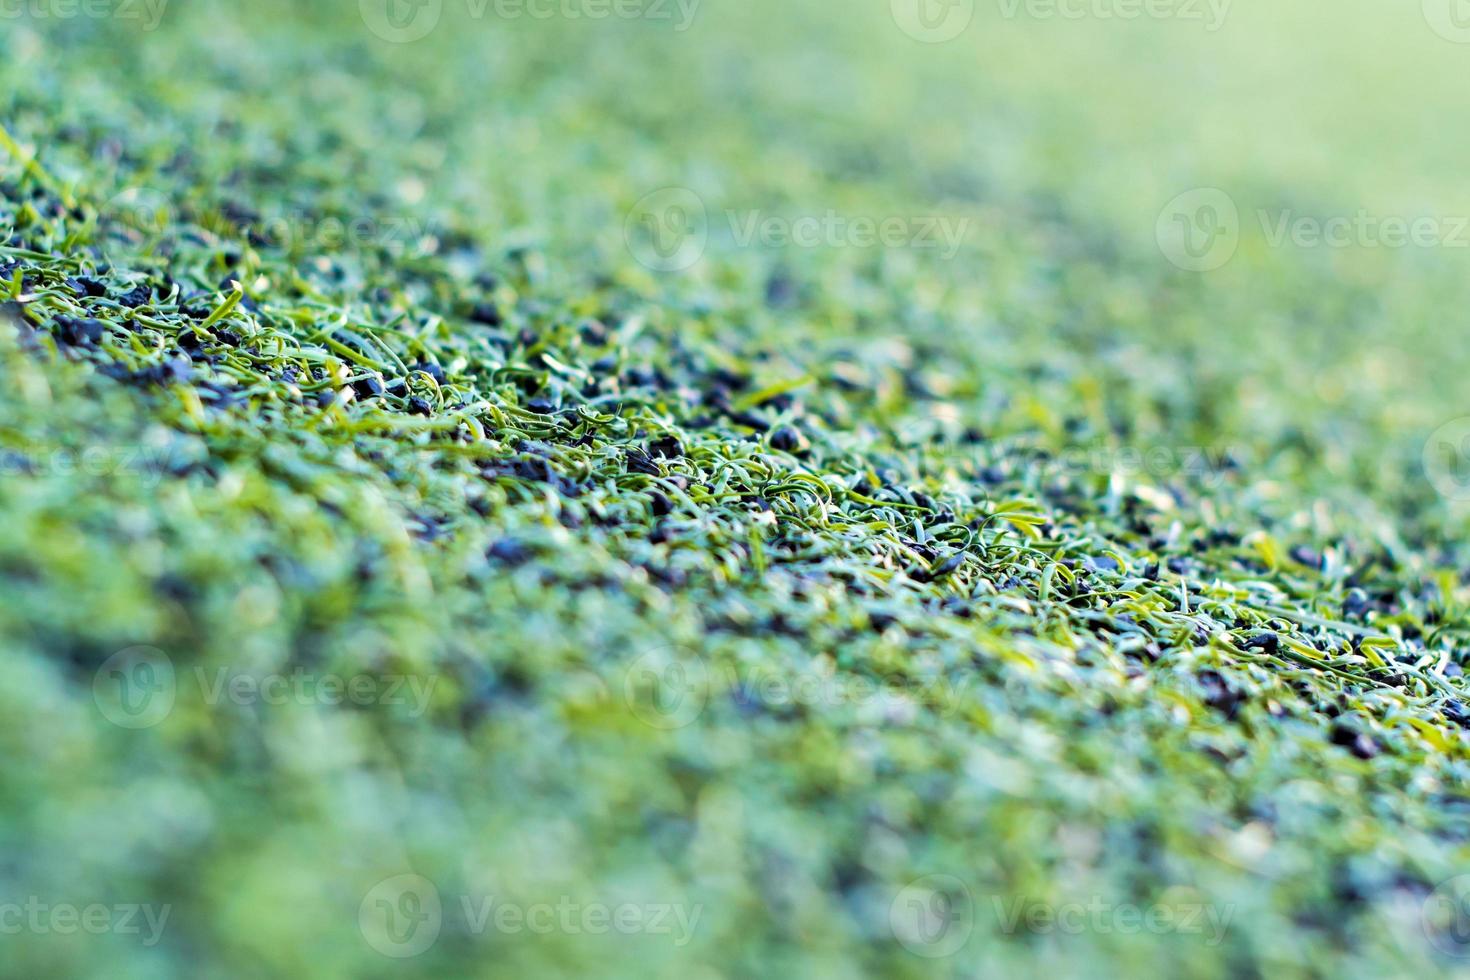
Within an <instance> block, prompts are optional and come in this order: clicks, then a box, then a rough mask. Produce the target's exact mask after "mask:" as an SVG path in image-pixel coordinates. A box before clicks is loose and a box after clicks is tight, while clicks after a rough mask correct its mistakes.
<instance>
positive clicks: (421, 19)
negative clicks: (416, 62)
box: [357, 0, 444, 44]
mask: <svg viewBox="0 0 1470 980" xmlns="http://www.w3.org/2000/svg"><path fill="white" fill-rule="evenodd" d="M357 10H358V13H360V14H361V15H362V22H363V23H364V24H366V25H367V28H368V30H370V31H372V32H373V33H374V34H376V35H377V36H378V37H380V38H382V39H383V40H385V41H387V42H389V43H390V44H410V43H412V42H414V41H420V40H422V39H424V38H426V37H428V36H429V32H430V31H432V30H433V29H434V28H435V27H438V26H439V17H440V15H441V14H443V13H444V0H357Z"/></svg>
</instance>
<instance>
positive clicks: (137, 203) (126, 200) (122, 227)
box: [97, 187, 174, 238]
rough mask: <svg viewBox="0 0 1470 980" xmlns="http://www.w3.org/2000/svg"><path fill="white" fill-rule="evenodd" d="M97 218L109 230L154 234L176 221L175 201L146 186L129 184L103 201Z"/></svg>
mask: <svg viewBox="0 0 1470 980" xmlns="http://www.w3.org/2000/svg"><path fill="white" fill-rule="evenodd" d="M97 218H98V221H99V222H100V223H101V224H102V225H103V227H104V228H106V229H108V230H112V231H117V232H121V233H124V234H127V233H134V234H137V235H142V236H143V237H145V238H154V237H157V236H159V235H162V234H163V233H164V232H165V231H166V230H167V229H168V228H169V226H170V225H172V224H173V220H174V213H173V202H172V201H170V200H169V199H168V198H167V197H165V196H164V195H163V194H160V193H159V192H157V191H154V190H149V189H148V188H146V187H128V188H125V189H123V190H122V191H120V192H118V193H117V194H114V195H113V196H112V197H111V198H110V199H109V200H108V201H107V203H106V204H104V205H102V209H101V210H100V211H98V212H97Z"/></svg>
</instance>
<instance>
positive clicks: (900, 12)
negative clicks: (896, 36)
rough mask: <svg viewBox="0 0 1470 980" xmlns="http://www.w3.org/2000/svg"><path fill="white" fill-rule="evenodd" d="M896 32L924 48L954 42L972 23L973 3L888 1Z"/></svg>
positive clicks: (966, 0) (963, 0)
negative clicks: (897, 29)
mask: <svg viewBox="0 0 1470 980" xmlns="http://www.w3.org/2000/svg"><path fill="white" fill-rule="evenodd" d="M888 6H889V9H890V10H892V12H893V21H894V23H896V24H897V25H898V28H899V30H901V31H903V32H904V33H905V34H907V35H908V36H909V37H911V38H913V39H914V40H916V41H923V42H924V43H925V44H942V43H944V42H945V41H953V40H954V39H955V38H957V37H959V36H960V35H961V34H963V33H964V32H965V28H967V27H969V26H970V21H972V20H974V19H975V0H889V4H888Z"/></svg>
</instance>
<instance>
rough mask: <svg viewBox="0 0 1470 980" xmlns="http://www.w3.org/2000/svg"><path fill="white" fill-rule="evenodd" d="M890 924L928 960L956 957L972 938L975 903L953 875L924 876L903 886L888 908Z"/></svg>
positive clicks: (907, 945) (905, 944)
mask: <svg viewBox="0 0 1470 980" xmlns="http://www.w3.org/2000/svg"><path fill="white" fill-rule="evenodd" d="M888 926H889V928H890V929H892V930H893V938H895V939H897V940H898V942H899V944H900V945H901V946H903V948H904V949H906V950H908V951H909V952H910V953H913V954H914V955H915V956H923V957H925V958H926V959H942V958H944V957H946V956H953V955H954V954H955V953H958V952H959V951H960V950H961V949H963V948H964V945H965V943H967V942H969V941H970V933H971V932H972V931H973V930H974V928H975V906H974V903H973V902H972V901H971V900H970V890H969V889H968V888H966V887H965V883H964V882H962V881H960V880H959V879H958V878H956V877H955V876H954V875H925V876H924V877H922V878H919V879H917V880H915V881H911V882H909V883H908V885H906V886H904V888H903V890H902V891H900V892H899V893H898V895H897V896H896V897H895V898H894V899H893V904H892V905H890V906H889V907H888Z"/></svg>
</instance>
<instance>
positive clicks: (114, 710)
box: [92, 646, 177, 728]
mask: <svg viewBox="0 0 1470 980" xmlns="http://www.w3.org/2000/svg"><path fill="white" fill-rule="evenodd" d="M176 693H177V685H176V684H175V682H174V664H173V661H172V660H170V659H169V658H168V655H167V654H166V653H164V652H163V651H162V650H159V649H157V648H156V647H141V646H140V647H128V648H127V649H126V650H119V651H118V652H117V653H114V654H113V655H112V656H110V657H108V658H107V659H106V660H104V661H103V662H102V666H101V667H98V668H97V673H96V674H94V675H93V676H92V700H93V701H95V702H97V710H98V711H100V712H102V717H104V718H106V719H107V720H108V721H110V722H112V723H113V724H114V725H117V726H119V727H121V728H152V727H153V726H154V725H156V724H158V723H159V722H161V721H163V719H165V718H167V717H168V714H169V712H170V711H172V710H173V708H174V695H175V694H176Z"/></svg>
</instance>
